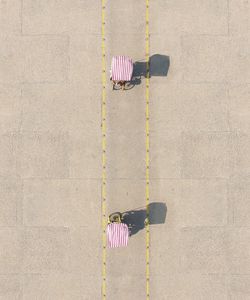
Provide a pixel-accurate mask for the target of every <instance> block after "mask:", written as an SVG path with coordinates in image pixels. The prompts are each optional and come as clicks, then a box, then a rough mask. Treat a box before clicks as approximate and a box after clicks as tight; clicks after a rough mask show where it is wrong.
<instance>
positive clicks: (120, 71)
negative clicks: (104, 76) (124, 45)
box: [110, 55, 133, 90]
mask: <svg viewBox="0 0 250 300" xmlns="http://www.w3.org/2000/svg"><path fill="white" fill-rule="evenodd" d="M132 75H133V61H132V59H131V58H129V57H127V56H124V55H120V56H114V57H113V58H112V61H111V70H110V80H111V81H112V83H113V89H115V87H116V86H117V85H120V87H121V88H122V90H124V89H125V85H126V82H129V81H131V79H132Z"/></svg>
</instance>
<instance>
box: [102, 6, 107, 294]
mask: <svg viewBox="0 0 250 300" xmlns="http://www.w3.org/2000/svg"><path fill="white" fill-rule="evenodd" d="M105 4H106V1H105V0H102V19H101V22H102V27H101V32H102V42H101V48H102V109H101V111H102V112H101V118H102V120H101V124H102V126H101V127H102V168H103V169H102V189H101V194H102V299H103V300H106V295H107V293H106V226H107V218H106V171H105V169H106V90H105V89H106V55H105Z"/></svg>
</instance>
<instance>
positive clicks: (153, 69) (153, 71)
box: [149, 54, 170, 77]
mask: <svg viewBox="0 0 250 300" xmlns="http://www.w3.org/2000/svg"><path fill="white" fill-rule="evenodd" d="M169 66H170V60H169V56H166V55H161V54H154V55H152V56H150V58H149V75H150V77H152V76H162V77H164V76H167V75H168V70H169Z"/></svg>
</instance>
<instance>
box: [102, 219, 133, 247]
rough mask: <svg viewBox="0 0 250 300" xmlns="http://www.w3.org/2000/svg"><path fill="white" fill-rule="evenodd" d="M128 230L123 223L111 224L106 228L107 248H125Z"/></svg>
mask: <svg viewBox="0 0 250 300" xmlns="http://www.w3.org/2000/svg"><path fill="white" fill-rule="evenodd" d="M128 236H129V230H128V226H127V225H126V224H124V223H111V224H109V225H108V227H107V240H108V247H109V248H115V247H125V246H127V244H128Z"/></svg>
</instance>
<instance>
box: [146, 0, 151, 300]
mask: <svg viewBox="0 0 250 300" xmlns="http://www.w3.org/2000/svg"><path fill="white" fill-rule="evenodd" d="M145 41H146V44H145V58H146V124H145V127H146V128H145V131H146V214H147V218H146V220H147V222H146V299H147V300H149V295H150V294H149V293H150V290H149V280H150V273H149V261H150V257H149V254H150V252H149V251H150V248H149V247H150V233H149V0H146V31H145Z"/></svg>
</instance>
